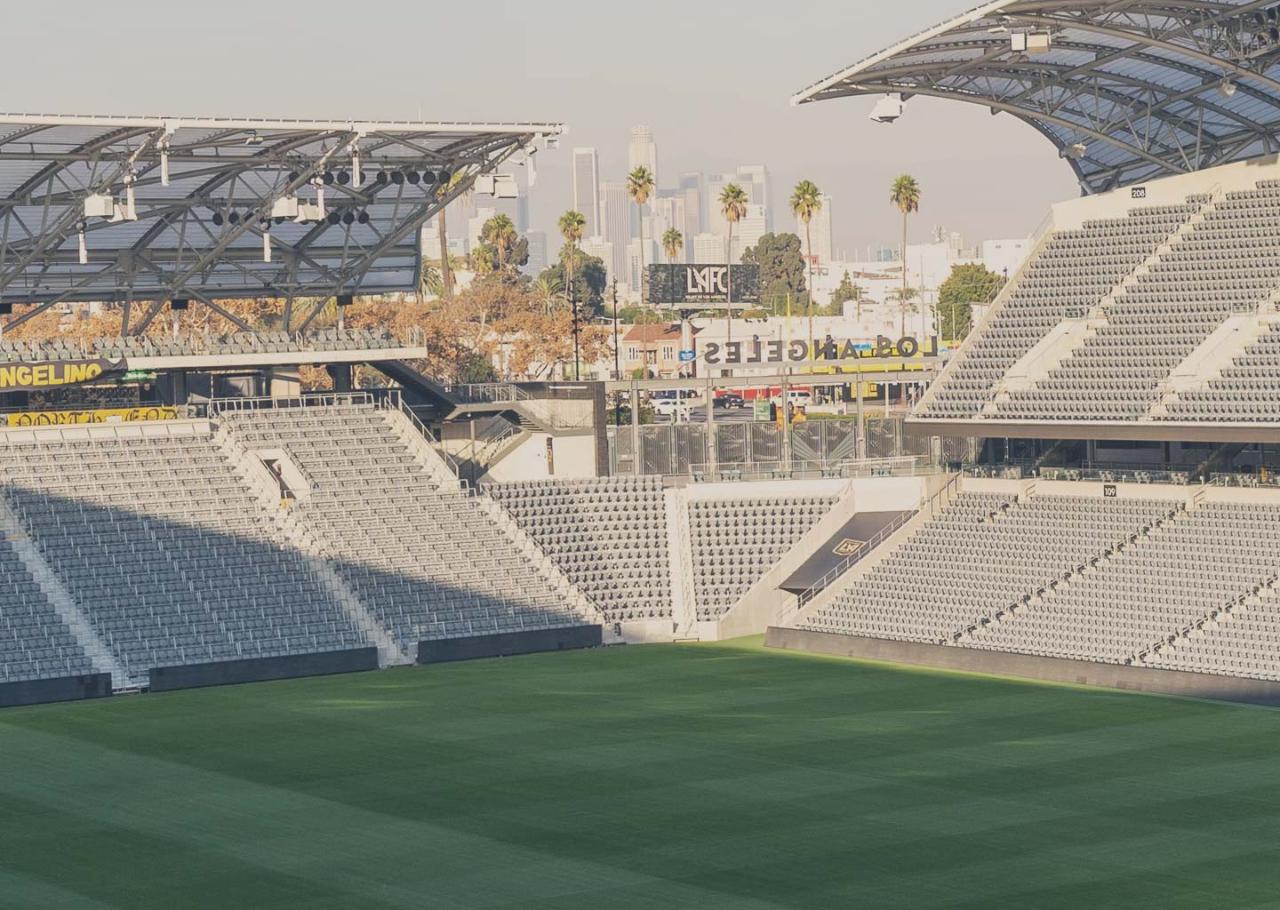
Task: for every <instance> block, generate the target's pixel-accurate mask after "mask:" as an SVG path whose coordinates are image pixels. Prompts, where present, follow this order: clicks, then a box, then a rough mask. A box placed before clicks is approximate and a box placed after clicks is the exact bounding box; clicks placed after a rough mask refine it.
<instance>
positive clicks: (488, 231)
mask: <svg viewBox="0 0 1280 910" xmlns="http://www.w3.org/2000/svg"><path fill="white" fill-rule="evenodd" d="M519 239H520V235H519V234H517V233H516V226H515V224H513V223H512V221H511V218H510V217H509V216H507V215H503V214H498V215H494V216H493V217H492V218H490V219H489V220H488V221H486V222H485V223H484V227H482V228H481V229H480V242H481V243H483V244H485V245H487V246H491V247H493V249H494V251H495V252H496V253H497V254H498V271H499V272H504V271H506V268H507V257H508V256H510V255H511V249H512V248H513V247H514V246H515V245H516V241H517V240H519Z"/></svg>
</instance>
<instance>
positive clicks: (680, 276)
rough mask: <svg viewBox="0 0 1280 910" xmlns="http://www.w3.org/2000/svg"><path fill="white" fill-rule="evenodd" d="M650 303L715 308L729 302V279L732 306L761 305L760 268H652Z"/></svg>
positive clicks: (699, 266) (693, 266)
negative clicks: (731, 282)
mask: <svg viewBox="0 0 1280 910" xmlns="http://www.w3.org/2000/svg"><path fill="white" fill-rule="evenodd" d="M647 278H648V282H649V303H651V304H652V305H654V306H676V307H679V306H681V305H682V304H689V305H691V306H690V308H695V307H697V306H702V305H706V306H714V305H716V304H727V303H728V302H729V290H730V288H729V279H730V278H732V279H733V303H734V304H739V303H742V304H757V303H759V302H760V266H758V265H736V264H735V265H734V266H733V271H732V272H730V271H729V266H728V265H726V264H725V263H720V264H719V265H651V266H649V274H648V276H647Z"/></svg>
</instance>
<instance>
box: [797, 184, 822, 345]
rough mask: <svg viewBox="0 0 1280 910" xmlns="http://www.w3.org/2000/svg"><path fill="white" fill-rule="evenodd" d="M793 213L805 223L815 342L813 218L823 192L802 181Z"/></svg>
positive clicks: (811, 314)
mask: <svg viewBox="0 0 1280 910" xmlns="http://www.w3.org/2000/svg"><path fill="white" fill-rule="evenodd" d="M791 211H792V212H793V213H794V214H795V216H796V217H797V218H799V219H800V221H801V222H803V223H804V251H805V260H806V261H807V263H808V266H809V282H808V286H809V300H808V306H807V307H806V309H807V310H808V311H809V340H810V341H813V258H814V257H813V231H812V230H811V228H810V223H811V222H812V221H813V216H814V215H816V214H818V213H819V212H821V211H822V191H821V190H820V189H818V185H817V184H816V183H814V182H813V181H812V180H801V181H800V182H799V183H797V184H796V188H795V190H794V191H793V192H792V194H791Z"/></svg>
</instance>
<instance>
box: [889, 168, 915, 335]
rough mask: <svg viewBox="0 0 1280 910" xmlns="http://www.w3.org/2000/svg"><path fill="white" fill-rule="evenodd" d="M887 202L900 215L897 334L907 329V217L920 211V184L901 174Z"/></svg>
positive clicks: (894, 182) (912, 178) (894, 183)
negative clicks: (900, 239) (900, 237)
mask: <svg viewBox="0 0 1280 910" xmlns="http://www.w3.org/2000/svg"><path fill="white" fill-rule="evenodd" d="M889 201H890V202H891V203H892V204H893V205H894V207H895V208H897V210H898V211H899V212H901V213H902V294H901V295H900V296H899V298H898V306H899V312H900V314H901V320H900V322H901V324H900V326H899V334H900V335H901V334H903V333H905V332H906V329H907V301H908V300H909V299H910V297H909V296H908V295H907V290H908V288H907V216H909V215H911V214H913V213H915V212H918V211H920V184H919V183H917V182H916V178H914V177H912V176H911V175H910V174H903V175H902V176H901V177H899V178H898V179H896V180H894V181H893V186H892V187H891V190H890V194H889Z"/></svg>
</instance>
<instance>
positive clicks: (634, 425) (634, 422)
mask: <svg viewBox="0 0 1280 910" xmlns="http://www.w3.org/2000/svg"><path fill="white" fill-rule="evenodd" d="M640 467H641V465H640V386H639V383H637V382H636V381H635V380H634V379H633V380H631V473H632V474H634V475H635V476H636V477H639V476H640V473H641V472H640Z"/></svg>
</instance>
